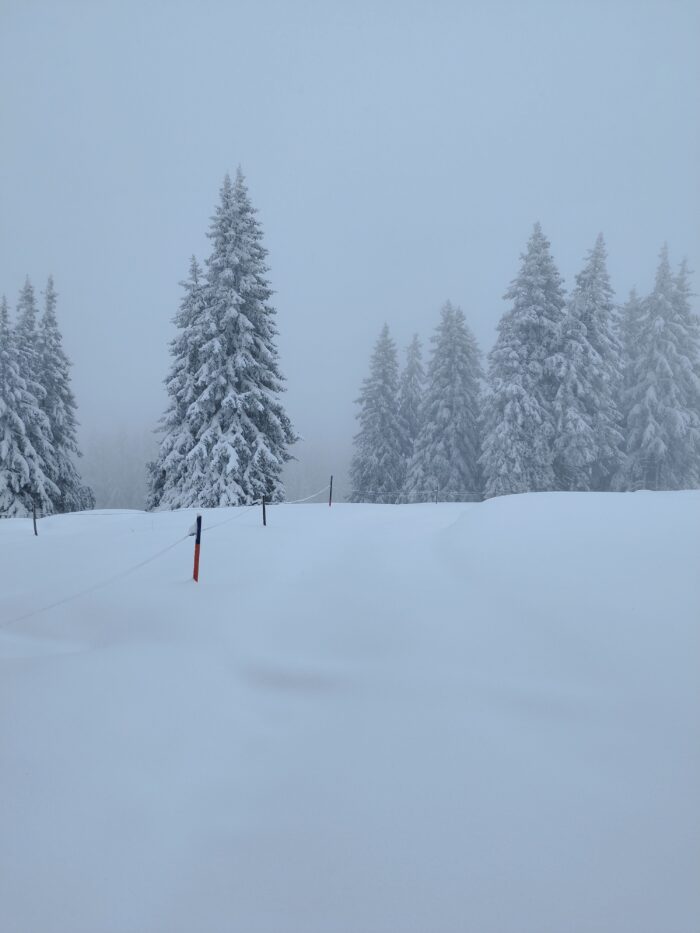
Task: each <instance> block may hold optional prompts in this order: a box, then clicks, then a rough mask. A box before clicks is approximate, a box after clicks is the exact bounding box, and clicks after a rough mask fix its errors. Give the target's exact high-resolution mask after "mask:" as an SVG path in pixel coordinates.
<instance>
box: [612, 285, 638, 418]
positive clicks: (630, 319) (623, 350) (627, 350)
mask: <svg viewBox="0 0 700 933" xmlns="http://www.w3.org/2000/svg"><path fill="white" fill-rule="evenodd" d="M643 311H644V308H643V302H642V299H641V298H640V297H639V295H638V294H637V290H636V288H633V289H632V290H631V291H630V293H629V296H628V298H627V301H626V302H625V303H624V305H622V307H621V308H620V309H619V311H618V314H617V339H618V343H619V344H620V357H621V360H622V399H621V402H620V404H621V405H622V406H623V412H622V414H623V423H625V424H626V421H627V412H626V411H625V410H624V398H625V391H626V390H627V389H629V387H630V385H631V383H632V363H633V361H634V357H635V354H636V353H637V342H638V340H639V334H640V330H641V321H642V314H643Z"/></svg>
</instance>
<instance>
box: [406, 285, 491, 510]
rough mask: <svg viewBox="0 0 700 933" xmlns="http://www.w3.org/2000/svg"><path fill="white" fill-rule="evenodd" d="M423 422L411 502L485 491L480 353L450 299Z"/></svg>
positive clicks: (440, 330) (458, 497)
mask: <svg viewBox="0 0 700 933" xmlns="http://www.w3.org/2000/svg"><path fill="white" fill-rule="evenodd" d="M432 343H433V350H432V355H431V358H430V363H429V365H428V376H427V384H426V388H425V393H424V399H423V404H422V406H421V427H420V431H419V434H418V437H417V439H416V443H415V450H414V452H413V457H412V458H411V462H410V466H409V471H408V477H407V480H406V486H405V496H406V499H407V500H408V501H409V502H420V501H425V500H426V499H432V498H433V496H435V495H437V496H438V497H439V498H440V499H442V500H445V501H448V502H456V501H462V500H467V501H468V500H472V499H478V498H480V496H481V471H480V468H479V452H480V410H479V409H480V390H481V379H482V375H483V374H482V370H481V354H480V352H479V348H478V346H477V343H476V339H475V338H474V335H473V334H472V332H471V330H470V329H469V327H468V326H467V323H466V321H465V318H464V314H463V313H462V311H461V310H460V309H459V308H455V307H453V306H452V304H450V302H449V301H448V302H447V303H446V304H445V305H444V307H443V308H442V311H441V314H440V323H439V324H438V327H437V330H436V332H435V336H434V337H433V338H432Z"/></svg>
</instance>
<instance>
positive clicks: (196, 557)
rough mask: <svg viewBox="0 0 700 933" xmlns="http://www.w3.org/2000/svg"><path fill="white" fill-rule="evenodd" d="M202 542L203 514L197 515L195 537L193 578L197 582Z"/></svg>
mask: <svg viewBox="0 0 700 933" xmlns="http://www.w3.org/2000/svg"><path fill="white" fill-rule="evenodd" d="M201 543H202V516H201V515H198V516H197V532H196V536H195V539H194V571H193V573H192V579H193V580H194V582H195V583H198V582H199V546H200V544H201Z"/></svg>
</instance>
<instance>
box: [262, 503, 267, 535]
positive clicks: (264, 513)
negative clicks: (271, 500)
mask: <svg viewBox="0 0 700 933" xmlns="http://www.w3.org/2000/svg"><path fill="white" fill-rule="evenodd" d="M265 499H266V497H265V496H263V497H262V507H263V527H265V526H266V525H267V513H266V512H265Z"/></svg>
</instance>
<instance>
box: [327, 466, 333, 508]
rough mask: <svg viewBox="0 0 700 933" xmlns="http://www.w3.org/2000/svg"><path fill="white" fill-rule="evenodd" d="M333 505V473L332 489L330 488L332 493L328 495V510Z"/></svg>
mask: <svg viewBox="0 0 700 933" xmlns="http://www.w3.org/2000/svg"><path fill="white" fill-rule="evenodd" d="M332 505H333V474H332V473H331V488H330V492H329V493H328V508H330V507H331V506H332Z"/></svg>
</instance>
